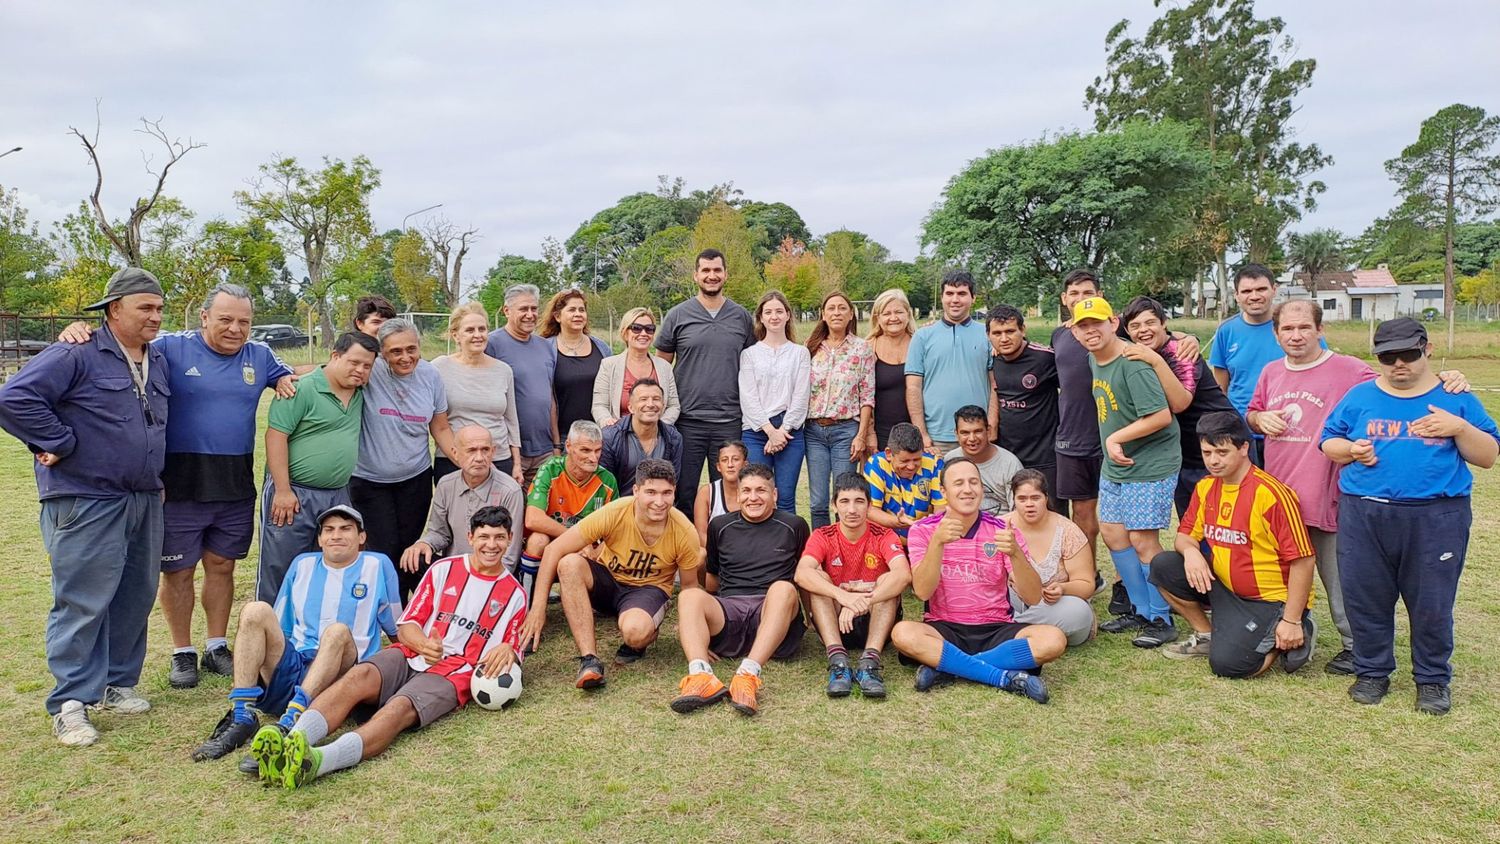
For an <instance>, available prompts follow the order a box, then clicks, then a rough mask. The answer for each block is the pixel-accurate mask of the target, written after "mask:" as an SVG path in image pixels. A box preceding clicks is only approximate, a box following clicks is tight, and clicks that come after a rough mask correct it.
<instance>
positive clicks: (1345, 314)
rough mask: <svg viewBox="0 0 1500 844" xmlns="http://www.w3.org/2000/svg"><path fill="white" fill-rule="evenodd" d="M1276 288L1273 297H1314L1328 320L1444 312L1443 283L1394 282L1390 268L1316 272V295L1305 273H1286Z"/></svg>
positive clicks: (1366, 318) (1427, 314)
mask: <svg viewBox="0 0 1500 844" xmlns="http://www.w3.org/2000/svg"><path fill="white" fill-rule="evenodd" d="M1279 281H1280V288H1279V289H1278V290H1277V291H1276V301H1278V302H1282V301H1286V300H1287V299H1308V298H1316V299H1317V302H1318V305H1319V306H1320V307H1321V308H1322V309H1323V319H1325V320H1327V321H1329V322H1340V321H1346V320H1352V321H1357V322H1363V321H1366V320H1371V319H1373V320H1386V319H1394V318H1395V317H1398V316H1412V317H1417V318H1418V319H1420V318H1422V317H1423V316H1431V315H1432V314H1441V313H1442V312H1443V285H1442V284H1441V283H1437V284H1397V283H1396V279H1395V278H1394V277H1393V276H1392V275H1391V271H1390V268H1389V267H1387V266H1386V265H1385V264H1381V265H1379V266H1378V267H1376V268H1375V269H1373V270H1353V271H1341V272H1332V273H1319V274H1318V277H1317V284H1316V289H1317V292H1316V294H1315V296H1314V295H1313V294H1311V293H1310V292H1309V289H1308V288H1309V284H1308V282H1309V278H1308V274H1307V273H1301V272H1299V273H1287V274H1284V275H1283V276H1282V277H1281V279H1279Z"/></svg>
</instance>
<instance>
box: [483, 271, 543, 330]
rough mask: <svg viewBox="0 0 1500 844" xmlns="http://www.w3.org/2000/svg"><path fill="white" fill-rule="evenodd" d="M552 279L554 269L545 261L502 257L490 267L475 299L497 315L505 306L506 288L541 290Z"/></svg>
mask: <svg viewBox="0 0 1500 844" xmlns="http://www.w3.org/2000/svg"><path fill="white" fill-rule="evenodd" d="M551 277H552V269H551V268H550V267H548V266H547V263H546V262H545V261H538V260H536V259H534V258H526V257H523V256H521V255H501V256H500V260H499V261H496V262H495V266H493V267H490V271H489V272H488V273H486V274H485V281H484V284H483V285H481V286H480V288H479V291H478V293H477V294H476V295H475V298H477V299H478V300H479V302H480V303H481V304H483V305H484V309H485V310H486V311H488V312H489V313H490V314H492V315H493V314H497V313H499V311H500V307H501V306H502V305H504V304H505V288H507V287H510V286H511V285H512V284H532V285H536V287H537V289H538V290H541V289H544V287H545V286H546V285H547V284H548V283H549V281H550V279H551ZM496 321H497V322H498V321H499V317H496Z"/></svg>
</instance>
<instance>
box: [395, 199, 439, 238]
mask: <svg viewBox="0 0 1500 844" xmlns="http://www.w3.org/2000/svg"><path fill="white" fill-rule="evenodd" d="M442 207H443V203H441V202H439V203H438V204H436V205H429V206H427V207H426V208H418V209H417V210H415V211H413V212H411V213H410V214H407V215H406V216H405V217H402V218H401V231H402V232H403V233H404V232H405V231H406V221H407V220H410V219H411V218H412V217H415V216H417V215H418V214H426V213H427V212H428V211H431V210H433V209H435V208H442Z"/></svg>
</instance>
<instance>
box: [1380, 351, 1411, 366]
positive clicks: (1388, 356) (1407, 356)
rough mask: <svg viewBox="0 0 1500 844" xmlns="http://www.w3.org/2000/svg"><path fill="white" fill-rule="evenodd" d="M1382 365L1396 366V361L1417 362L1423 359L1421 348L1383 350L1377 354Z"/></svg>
mask: <svg viewBox="0 0 1500 844" xmlns="http://www.w3.org/2000/svg"><path fill="white" fill-rule="evenodd" d="M1375 359H1376V360H1378V361H1380V365H1381V366H1395V365H1396V361H1398V360H1399V361H1401V362H1402V363H1416V362H1417V361H1419V360H1421V359H1422V350H1421V349H1407V350H1406V351H1404V352H1381V353H1380V354H1378V355H1376V356H1375Z"/></svg>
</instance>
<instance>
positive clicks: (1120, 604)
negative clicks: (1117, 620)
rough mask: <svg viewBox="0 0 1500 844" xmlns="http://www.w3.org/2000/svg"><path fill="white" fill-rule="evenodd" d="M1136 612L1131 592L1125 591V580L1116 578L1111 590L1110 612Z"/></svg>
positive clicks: (1111, 613) (1118, 613)
mask: <svg viewBox="0 0 1500 844" xmlns="http://www.w3.org/2000/svg"><path fill="white" fill-rule="evenodd" d="M1134 612H1135V604H1132V603H1130V593H1129V592H1126V591H1125V581H1123V580H1116V581H1115V585H1114V586H1113V587H1112V588H1111V589H1110V591H1109V614H1110V615H1131V614H1133V613H1134Z"/></svg>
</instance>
